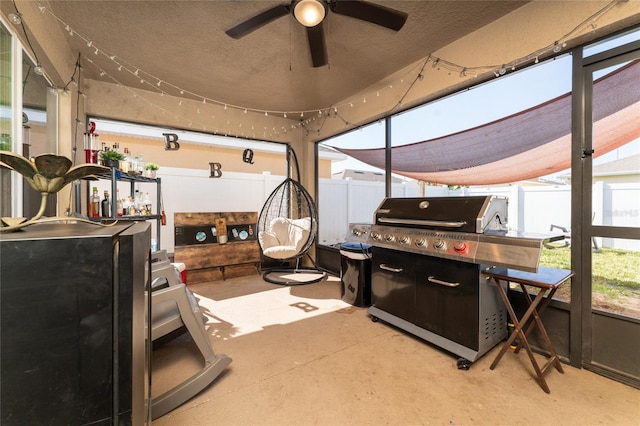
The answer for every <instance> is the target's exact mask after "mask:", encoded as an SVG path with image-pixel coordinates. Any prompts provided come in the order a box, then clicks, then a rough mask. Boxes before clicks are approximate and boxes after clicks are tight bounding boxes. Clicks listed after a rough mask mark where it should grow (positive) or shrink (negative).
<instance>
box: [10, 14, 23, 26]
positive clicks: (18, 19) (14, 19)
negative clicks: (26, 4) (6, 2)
mask: <svg viewBox="0 0 640 426" xmlns="http://www.w3.org/2000/svg"><path fill="white" fill-rule="evenodd" d="M9 21H11V23H12V24H13V25H20V24H22V14H21V13H20V12H16V13H10V14H9Z"/></svg>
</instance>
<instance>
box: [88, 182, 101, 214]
mask: <svg viewBox="0 0 640 426" xmlns="http://www.w3.org/2000/svg"><path fill="white" fill-rule="evenodd" d="M89 217H100V196H99V195H98V188H97V187H95V186H94V187H93V195H91V198H90V199H89Z"/></svg>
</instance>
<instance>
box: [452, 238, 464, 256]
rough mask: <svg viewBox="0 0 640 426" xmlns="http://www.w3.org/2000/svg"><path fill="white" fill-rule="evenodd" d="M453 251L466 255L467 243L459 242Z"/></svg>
mask: <svg viewBox="0 0 640 426" xmlns="http://www.w3.org/2000/svg"><path fill="white" fill-rule="evenodd" d="M453 249H454V250H455V251H456V253H465V252H466V251H467V243H465V242H464V241H458V242H457V243H455V244H454V245H453Z"/></svg>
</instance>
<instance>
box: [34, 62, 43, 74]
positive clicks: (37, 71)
mask: <svg viewBox="0 0 640 426" xmlns="http://www.w3.org/2000/svg"><path fill="white" fill-rule="evenodd" d="M33 72H35V73H36V74H38V75H44V68H42V65H40V62H38V64H37V65H36V67H35V68H34V69H33Z"/></svg>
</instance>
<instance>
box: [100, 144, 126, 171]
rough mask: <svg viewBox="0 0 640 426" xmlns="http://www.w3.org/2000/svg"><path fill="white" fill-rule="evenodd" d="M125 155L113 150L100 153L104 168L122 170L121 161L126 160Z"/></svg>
mask: <svg viewBox="0 0 640 426" xmlns="http://www.w3.org/2000/svg"><path fill="white" fill-rule="evenodd" d="M124 159H125V156H124V154H122V153H120V152H118V151H114V150H112V149H109V150H106V151H100V161H101V162H102V164H103V165H104V166H107V167H115V168H117V169H118V168H120V161H122V160H124Z"/></svg>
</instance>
